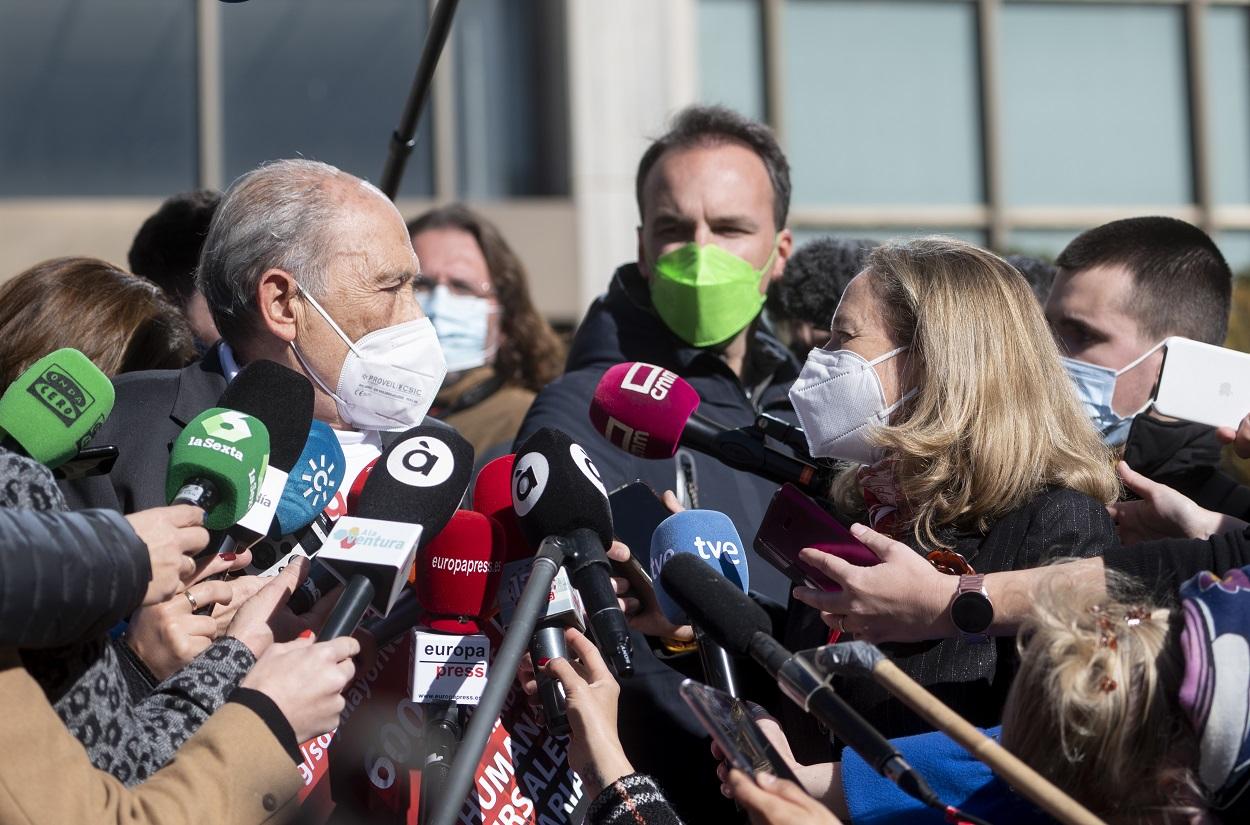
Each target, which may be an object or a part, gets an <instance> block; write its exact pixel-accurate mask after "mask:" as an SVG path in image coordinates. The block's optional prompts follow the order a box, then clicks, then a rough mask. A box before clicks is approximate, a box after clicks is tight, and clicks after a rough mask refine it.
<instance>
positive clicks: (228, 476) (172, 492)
mask: <svg viewBox="0 0 1250 825" xmlns="http://www.w3.org/2000/svg"><path fill="white" fill-rule="evenodd" d="M268 457H269V430H268V429H267V428H266V427H265V425H264V424H263V423H261V422H260V420H258V419H256V418H253V417H252V416H250V415H247V414H246V413H241V412H238V411H237V410H227V409H223V408H221V407H210V408H209V409H207V410H205V411H204V412H202V413H200V414H199V415H197V416H196V417H195V418H193V419H191V423H189V424H187V426H186V427H185V428H183V430H182V432H181V433H179V434H178V437H177V438H175V439H174V443H173V447H172V448H171V449H170V452H169V471H168V473H167V474H166V476H165V497H166V498H167V499H168V501H169V503H170V504H192V505H194V506H196V507H199V508H200V509H202V510H204V512H205V513H207V517H206V518H205V520H204V525H205V526H206V527H207V528H208V529H210V530H225V529H226V528H228V527H229V526H230V525H232V524H234V523H236V522H237V521H238V520H239V519H241V518H243V515H244V514H245V513H246V512H247V511H248V508H249V507H251V506H252V504H253V502H255V500H256V495H257V493H258V491H259V489H260V483H261V479H262V478H263V477H264V474H265V462H266V460H267V459H268Z"/></svg>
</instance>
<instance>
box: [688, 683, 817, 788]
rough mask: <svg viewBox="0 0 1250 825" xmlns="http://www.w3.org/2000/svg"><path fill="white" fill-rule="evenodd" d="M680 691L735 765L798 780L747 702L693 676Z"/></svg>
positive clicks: (742, 768) (754, 771)
mask: <svg viewBox="0 0 1250 825" xmlns="http://www.w3.org/2000/svg"><path fill="white" fill-rule="evenodd" d="M678 692H679V693H680V694H681V698H682V699H684V700H685V702H686V704H687V705H689V706H690V709H691V710H692V711H694V715H695V718H696V719H698V720H699V724H700V725H702V726H703V729H704V730H706V731H707V732H708V733H709V734H710V735H711V737H712V741H713V742H715V743H716V745H717V747H719V748H720V750H721V752H722V753H724V754H725V759H726V761H728V762H729V764H730V766H731V767H734V768H737V769H739V770H741V771H743V772H744V773H747V774H751V775H753V774H755V773H756V772H757V771H768V772H769V773H771V774H772V775H773V776H776V777H778V778H780V779H789V780H790V781H791V782H796V783H797V782H798V780H797V779H795V777H794V773H793V772H792V771H791V770H790V766H789V765H787V764H786V761H785V759H784V758H783V757H782V756H781V754H780V753H778V752H777V749H776V748H775V747H773V743H772V742H770V741H769V740H768V737H767V736H765V735H764V731H763V730H761V729H760V726H759V723H757V722H756V721H755V719H754V718H752V716H751V711H750V708H748V707H747V704H746V703H745V702H743V701H742V700H740V699H735V698H734V697H732V696H730V695H729V694H728V693H725V692H724V691H721V690H717V689H716V688H714V687H709V686H708V685H705V684H702V683H700V682H696V681H694V680H693V679H686V680H684V681H683V682H682V683H681V687H680V688H679V689H678Z"/></svg>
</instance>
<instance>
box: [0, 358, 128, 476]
mask: <svg viewBox="0 0 1250 825" xmlns="http://www.w3.org/2000/svg"><path fill="white" fill-rule="evenodd" d="M113 401H114V392H113V384H112V382H110V381H109V379H108V376H107V375H105V374H104V373H103V372H101V371H100V368H99V367H97V366H96V365H95V364H93V363H91V360H90V359H89V358H87V356H85V355H83V354H82V353H81V352H79V351H78V350H76V349H70V348H68V347H66V348H65V349H58V350H55V351H53V352H50V353H48V354H47V355H45V356H44V357H42V358H40V359H39V360H38V361H36V362H35V363H33V364H31V365H30V366H29V367H27V368H26V369H25V370H24V371H23V372H22V374H21V375H19V376H18V377H17V378H16V379H15V380H14V381H13V383H12V384H10V385H9V386H8V388H7V389H5V391H4V395H0V438H2V439H3V440H2V441H0V444H3V446H4V447H5V448H6V449H8V450H11V451H12V452H15V453H21V454H22V455H25V456H26V457H28V458H31V459H33V460H35V461H38V462H39V463H40V464H42V465H44V466H45V467H48V468H49V469H55V468H56V467H59V466H61V465H62V464H64V463H65V462H67V461H69V460H70V459H72V458H73V457H74V456H75V455H77V454H78V452H79V451H81V450H83V449H84V448H86V446H87V445H88V444H90V443H91V439H92V438H94V437H95V434H96V433H97V432H98V431H99V429H100V427H101V426H102V425H103V424H104V419H106V418H108V417H109V413H111V412H112V411H113Z"/></svg>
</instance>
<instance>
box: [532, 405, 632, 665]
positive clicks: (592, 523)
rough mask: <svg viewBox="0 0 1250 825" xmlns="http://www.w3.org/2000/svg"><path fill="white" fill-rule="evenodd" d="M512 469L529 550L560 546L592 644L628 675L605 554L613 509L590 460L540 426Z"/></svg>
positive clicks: (627, 646)
mask: <svg viewBox="0 0 1250 825" xmlns="http://www.w3.org/2000/svg"><path fill="white" fill-rule="evenodd" d="M516 455H517V457H516V462H515V464H514V465H513V468H512V507H513V510H514V511H515V512H516V514H517V519H518V521H519V523H520V526H521V532H522V533H523V534H524V535H525V540H526V541H527V542H529V545H530V546H531V547H539V546H540V545H542V543H543V542H544V540H546V539H547V538H551V537H556V538H561V539H563V540H564V541H563V544H564V567H565V568H567V569H568V571H569V578H570V579H571V580H572V582H573V586H574V587H576V588H577V591H578V593H579V594H580V595H581V597H582V603H583V604H584V605H585V606H586V612H587V613H588V614H589V619H590V627H591V630H592V631H593V633H594V637H595V642H596V643H597V644H598V645H599V649H600V650H602V651H603V652H604V655H605V658H606V659H607V661H608V664H609V666H610V667H611V668H612V671H613V672H614V673H615V674H616V676H617V677H618V678H621V677H628V676H632V675H633V672H634V649H633V643H632V642H631V640H630V637H629V625H628V623H626V621H625V614H624V613H623V612H622V611H621V607H620V605H619V604H618V603H617V600H616V592H615V591H613V589H612V582H611V575H612V568H611V564H610V562H609V561H608V556H607V553H606V552H605V550H606V549H607V548H608V547H609V546H610V545H611V544H612V535H613V533H612V508H611V506H610V505H609V504H608V494H607V491H606V490H604V488H603V482H602V481H601V480H600V476H599V470H598V468H596V467H595V465H594V462H592V461H591V460H590V456H588V455H587V454H586V451H585V450H584V449H582V447H581V445H580V444H577V443H575V442H574V441H573V440H572V439H570V438H569V437H568V436H567V435H566V434H565V433H563V432H561V431H559V430H553V429H551V428H548V427H544V428H542V429H540V430H538V431H537V432H535V433H534V434H533V435H531V436H530V437H529V438H528V439H526V441H525V443H524V444H523V445H521V447H520V449H518V450H517V453H516Z"/></svg>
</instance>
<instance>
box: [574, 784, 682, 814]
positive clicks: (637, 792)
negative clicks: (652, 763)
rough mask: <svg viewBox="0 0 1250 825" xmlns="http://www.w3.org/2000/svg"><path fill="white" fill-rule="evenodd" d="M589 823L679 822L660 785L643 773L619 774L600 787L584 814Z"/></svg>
mask: <svg viewBox="0 0 1250 825" xmlns="http://www.w3.org/2000/svg"><path fill="white" fill-rule="evenodd" d="M586 822H588V823H590V825H682V822H681V818H680V817H679V816H677V812H676V811H674V810H673V809H672V807H671V806H670V805H669V804H668V800H666V799H665V798H664V794H663V793H662V792H661V791H660V786H659V785H657V784H655V780H654V779H652V778H651V777H649V776H647V775H646V774H641V773H633V774H630V775H629V776H624V777H621V778H620V779H618V780H616V781H615V782H613V783H612V784H611V785H609V786H608V787H606V788H604V789H603V792H602V793H600V794H599V795H598V796H597V797H595V801H594V802H592V803H591V804H590V810H589V811H588V812H587V813H586Z"/></svg>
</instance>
